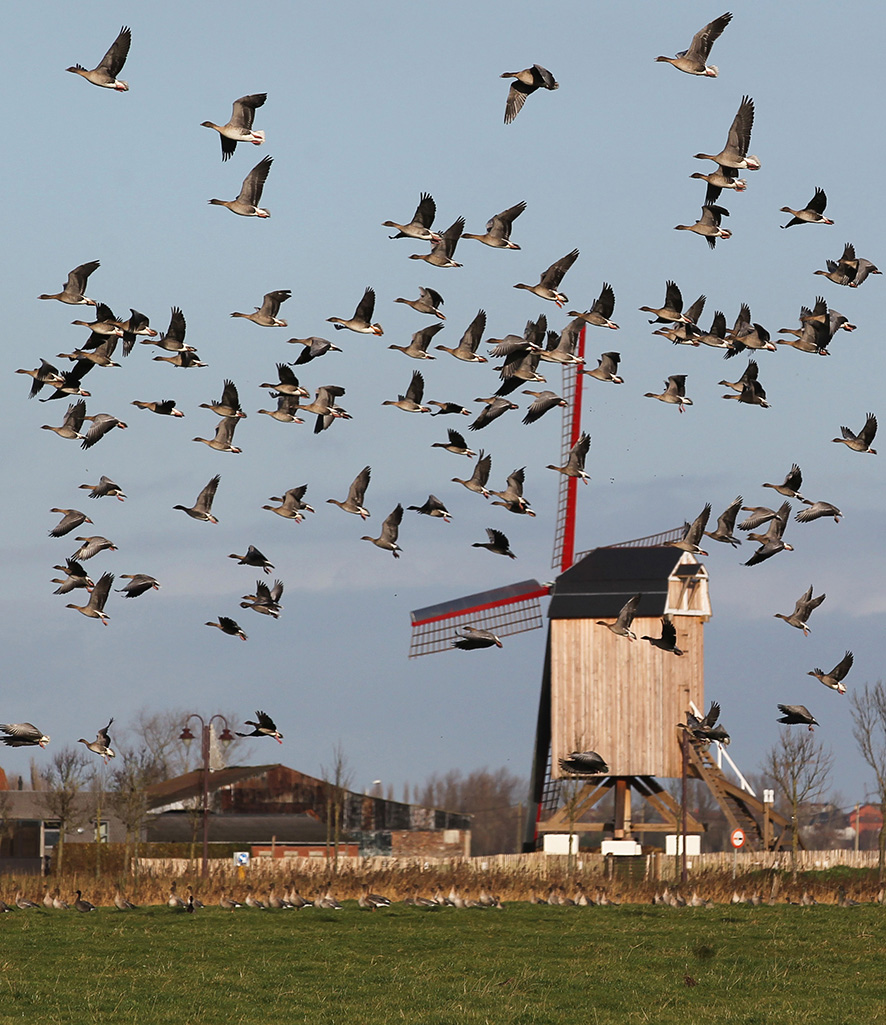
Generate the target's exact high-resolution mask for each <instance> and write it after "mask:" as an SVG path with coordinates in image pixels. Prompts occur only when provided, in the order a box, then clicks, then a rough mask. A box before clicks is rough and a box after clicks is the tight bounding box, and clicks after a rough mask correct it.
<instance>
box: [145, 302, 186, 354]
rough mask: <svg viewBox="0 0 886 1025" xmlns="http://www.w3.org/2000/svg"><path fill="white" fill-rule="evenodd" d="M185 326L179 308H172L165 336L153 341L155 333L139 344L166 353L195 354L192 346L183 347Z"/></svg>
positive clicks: (183, 317)
mask: <svg viewBox="0 0 886 1025" xmlns="http://www.w3.org/2000/svg"><path fill="white" fill-rule="evenodd" d="M187 326H188V325H187V322H186V321H185V315H184V313H182V311H181V307H179V306H173V307H172V311H171V313H170V315H169V327H168V328H167V329H166V334H164V335H160V337H159V338H157V340H156V341H154V339H155V338H156V336H157V332H156V331H155V332H154V333H153V334H152V335H151V336H150V337H149V338H143V339H142V341H141V344H142V345H156V346H157V348H158V349H164V350H165V351H166V352H196V350H195V349H194V347H193V346H192V345H185V332H186V330H187Z"/></svg>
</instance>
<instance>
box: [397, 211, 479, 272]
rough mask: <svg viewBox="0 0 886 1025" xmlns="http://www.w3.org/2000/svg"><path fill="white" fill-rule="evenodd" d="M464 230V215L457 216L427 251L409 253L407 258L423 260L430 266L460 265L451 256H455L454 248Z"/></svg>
mask: <svg viewBox="0 0 886 1025" xmlns="http://www.w3.org/2000/svg"><path fill="white" fill-rule="evenodd" d="M464 230H465V219H464V217H457V218H456V219H455V220H454V221H453V222H452V224H450V225H449V227H448V228H447V229H446V231H444V232H443V234H442V235H441V236H440V241H439V242H434V243H432V245H431V251H430V252H429V253H410V254H409V259H410V260H424V261H425V263H429V264H431V266H432V267H461V264H460V263H456V262H455V260H453V256H455V248H456V246H457V245H458V240H459V239H460V238H461V233H462V232H463V231H464Z"/></svg>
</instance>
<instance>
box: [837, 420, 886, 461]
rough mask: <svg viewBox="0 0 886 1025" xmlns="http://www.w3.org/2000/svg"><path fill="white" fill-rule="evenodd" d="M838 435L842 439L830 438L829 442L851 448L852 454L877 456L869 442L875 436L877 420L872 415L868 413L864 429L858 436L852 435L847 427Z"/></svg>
mask: <svg viewBox="0 0 886 1025" xmlns="http://www.w3.org/2000/svg"><path fill="white" fill-rule="evenodd" d="M840 433H841V434H842V435H843V437H842V438H832V439H831V440H832V441H834V442H837V443H838V444H842V445H845V446H846V447H847V448H851V449H852V451H853V452H867V453H868V454H869V455H872V456H875V455H876V454H877V450H876V449H875V448H871V442H872V441H873V440H874V438H875V437H876V434H877V418H876V417H875V416H874V414H873V413H868V415H867V418H866V419H865V422H864V427H862V429H861V430H860V431H859V432H858V434H853V432H852V431H850V430H849V428H848V427H841V428H840Z"/></svg>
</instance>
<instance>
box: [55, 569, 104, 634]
mask: <svg viewBox="0 0 886 1025" xmlns="http://www.w3.org/2000/svg"><path fill="white" fill-rule="evenodd" d="M113 582H114V574H113V573H103V574H102V575H101V576H100V577H99V578H98V582H97V583H96V585H95V587H93V589H92V591H91V592H90V595H89V601H88V602H87V603H86V604H85V605H74V604H72V603H71V604H68V605H66V606H65V608H68V609H76V610H77V611H78V612H81V613H82V614H83V615H84V616H87V617H89V618H90V619H100V620H101V621H102V625H103V626H107V625H108V621H109V617H108V615H107V613H106V612H105V602H106V601H107V600H108V595H109V594H110V591H111V584H113Z"/></svg>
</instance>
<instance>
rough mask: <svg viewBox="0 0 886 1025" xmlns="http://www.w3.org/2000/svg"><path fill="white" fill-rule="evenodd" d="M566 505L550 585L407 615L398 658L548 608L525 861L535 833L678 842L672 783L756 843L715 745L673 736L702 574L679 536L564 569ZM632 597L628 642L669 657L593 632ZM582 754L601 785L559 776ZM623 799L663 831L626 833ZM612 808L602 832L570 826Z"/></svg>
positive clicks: (633, 825) (744, 800)
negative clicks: (663, 836) (405, 640)
mask: <svg viewBox="0 0 886 1025" xmlns="http://www.w3.org/2000/svg"><path fill="white" fill-rule="evenodd" d="M584 347H585V330H582V331H581V333H580V335H579V340H578V345H577V354H578V356H579V357H582V358H583V356H584ZM582 385H583V376H582V371H581V365H580V364H579V365H568V364H564V366H563V397H564V398H565V399H566V402H567V405H566V408H565V410H564V415H563V429H562V438H561V448H562V462H563V463H564V464H565V462H566V460H567V458H568V456H569V452H570V450H571V449H572V446H573V445H574V444H575V443H576V442H577V441H578V439H579V437H580V436H581V401H582ZM577 498H578V478H577V477H569V476H565V475H562V476H561V480H560V491H559V496H558V504H557V524H556V530H555V534H554V550H553V559H552V567H553V568H554V569H555V570H557V571H558V576H557V577H556V579H555V580H554V582H553V583H551V584H541V583H539V582H538V581H537V580H535V579H527V580H521V581H519V582H517V583H514V584H510V585H508V586H506V587H499V588H495V589H492V590H488V591H481V592H478V593H476V594H470V595H466V596H463V597H461V598H456V599H454V600H450V601H446V602H442V603H440V604H437V605H432V606H429V607H426V608H423V609H417V610H415V611H413V612H412V613H411V619H412V638H411V643H410V650H409V657H410V658H417V657H419V656H422V655H428V654H433V653H436V652H441V651H449V650H451V649H452V645H453V639H454V636H455V634H456V631H457V630H459V629H460V630H462V631H463V630H464V629H465V628H466V627H471V628H474V629H475V630H488V631H490V632H491V633H494V634H495V635H496V636H497V637H506V636H509V635H513V634H517V633H523V632H524V631H527V630H535V629H540V628H541V627H542V626H543V625H544V619H543V615H542V610H541V599H542V598H544V597H550V599H551V601H550V604H549V607H548V612H547V617H548V620H549V628H548V638H547V644H546V648H545V659H544V668H543V672H542V685H541V694H540V699H539V710H538V719H537V724H536V736H535V751H534V755H533V763H532V773H531V803H532V804H533V805H534V806H535V808H536V815H535V818H534V821H531V822H529V823H528V824H527V834H526V844H525V846H526V847H527V849H533V848H534V845H535V841H536V840H537V837H538V834H539V833H540V832H560V833H562V832H565V831H569V832H573V831H598V832H601V833H602V831H603V830H604V829H605V830H606V832H608V833H610V834H611V836H612V838H613V839H616V840H619V839H625V838H629V837H631V836H633V835H634V834H636V833H642V832H644V831H650V832H652V831H654V832H656V833H661V832H670V833H677V832H678V831H680V826H679V825H678V822H679V819H680V814H681V808H680V806H679V805H678V803H677V802H676V800H675V799H674V798H673V797H672V796H671V794H670V793H669V792H668V791H667V790H666V789H665V788H664V787H663V786H662V785H661V784H660V783H659V782H658V778H659V777H664V778H668V777H675V776H680V775H681V774H682V773H683V772H684V771H685V772H686V773H687V774H688V775H691V776H694V777H696V778H700V779H702V780H703V781H704V782H705V783H706V784H707V786H708V787H709V788H710V790H711V792H712V794H713V795H714V797H715V799H716V800H717V802H718V803H719V805H720V807H721V808H722V810H723V812H724V814H725V816H726V819H727V822H728V823H729V824H730V826H731V828H733V829H735V828H742V829H743V830H744V832H745V834H746V836H747V837H748V840H749V842H750V844H751V845H754V844H760V843H762V842H763V840H764V832H765V829H764V828H762V827H761V825H760V823H761V822H764V819H765V814H764V806H763V804H762V802H760V801H759V800H757V798H756V797H755V795H754V794H753V791H752V790H751V789H750V787H749V785H748V784H747V782H746V781H745V780H744V779H743V777H741V774H740V773H739V772H738V769H737V767H736V766H735V765H734V763H732V761H731V759H729V758H728V755H727V754H726V752H725V751H724V750H723V748H722V745H719V744H713V745H708V744H706V743H699V742H697V741H693V742H691V743H690V742H689V741H688V740H687V741H686V742H685V743H684V738H683V733H682V731H680V730H678V729H677V727H676V724H677V723H679V722H680V721H681V720H682V719H683V717H684V716H685V714H686V712H687V710H693V714H700V713H699V711H698V710H699V709H700V708H703V707H704V649H703V635H702V631H703V626H704V623H705V622H706V621H707V620H708V619H709V618H710V616H711V606H710V597H709V593H708V575H707V570H706V568H705V566H704V565H703V564H702V563H700V562H699V561H698V559H697V558H696V557H695V556H694V555H691V554H689V553H688V552H684V551H682V550H680V549H679V548H676V547H672V546H671V543H672V542H674V541H677V540H679V539H680V538H682V536H683V527H682V526H681V527H678V528H676V529H674V530H670V531H665V532H662V533H659V534H653V535H650V536H648V537H644V538H640V539H637V540H634V541H627V542H622V543H620V544H617V545H611V546H608V547H605V548H595V549H591V550H590V551H587V552H580V553H578V554H577V555H576V553H575V523H576V504H577ZM635 594H638V595H640V598H639V601H638V603H637V610H636V616H635V619H634V622H633V629H634V631H635V633H636V635H637V637H638V638H639V637H643V636H644V635H646V636H647V637H651V638H657V637H658V636H659V633H660V631H661V625H662V618H663V617H665V616H667V617H669V619H670V621H671V622H672V623H673V624H674V626H675V628H676V632H677V642H676V643H677V646H678V647H679V649H680V650H681V651H682V652H683V653H682V654H681V655H679V656H678V655H676V654H675V653H674V651H668V650H662V648H661V647H658V646H656V645H654V644H651V643H648V642H647V641H646V640H645V638H644V640H636V641H632V640H629V639H628V638H627V637H624V636H616V635H615V634H613V633H612V632H611V631H610V630H606V629H603V628H602V627H601V626H599V625H598V621H599V620H601V619H602V620H605V619H613V620H614V619H615V618H616V617H617V616H618V613H619V611H620V609H621V608H622V606H623V605H624V603H625V602H626V601H627V600H628V599H629V598H631V597H632V596H633V595H635ZM710 747H714V749H715V752H716V755H714V754H712V753H711V751H710ZM589 749H593V750H595V751H597V752H599V753H600V754H601V755H602V757H603V759H604V760H605V762H606V763H607V767H606V769H605V770H604V771H603V772H602V773H599V774H597V775H590V774H584V775H583V774H581V773H576V772H574V771H570V770H569V769H568V768H563V767H561V764H560V759H566V758H568V756H569V755H570V754H571V753H572V752H574V751H586V750H589ZM723 758H726V759H727V760H728V761H729V762H730V764H731V765H732V767H733V769H735V771H736V773H737V774H738V776H739V784H737V785H736V784H734V783H732V782H731V781H730V780H728V779H727V777H726V776H725V774H724V773H723V771H722V760H723ZM564 781H573V782H569V783H568V791H569V795H568V796H569V799H568V800H567V801H566V803H565V804H564V803H563V795H564V790H563V783H564ZM632 792H633V793H634V794H636V795H638V796H639V797H640V798H642V799H643V800H645V801H646V802H647V803H648V804H650V805H651V806H652V808H653V809H654V810H655V811H656V812H657V813H658V816H659V818H660V819H662V820H663V821H658V822H654V823H646V822H637V821H632V814H631V794H632ZM610 794H614V813H613V818H612V821H611V822H609V823H600V822H596V823H589V822H581V821H580V820H581V817H582V816H583V815H585V814H586V813H587V812H588V811H589V810H590V809H591V808H593V807H594V806H595V805H596V804H598V803H599V802H600V801H601V799H602V798H604V797H606V796H608V795H610ZM767 810H768V808H767ZM768 821H771V822H773V823H774V824H776V825H779V826H781V828H782V836H783V835H784V828H785V826H787V825H788V823H787V822H786V820H781V819H780V817H779V816H776V815H774V814H772V813H771V811H770V812H769V820H768ZM703 829H704V827H703V826H702V825H701V824H700V823H699V822H697V821H695V820H694V819H693V818H692V817H691V816H689V817H687V819H686V820H685V829H684V831H685V832H689V833H701V832H703ZM766 839H767V840H768V835H767V837H766ZM637 849H639V847H637Z"/></svg>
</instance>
